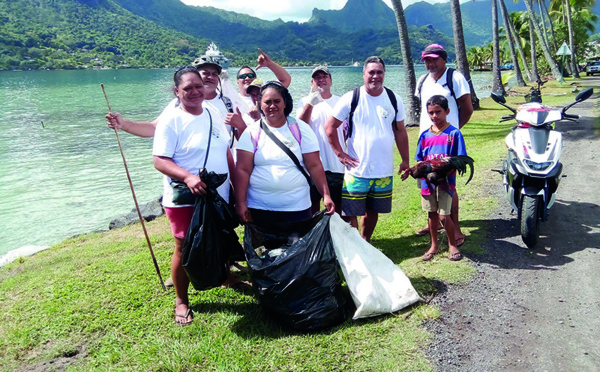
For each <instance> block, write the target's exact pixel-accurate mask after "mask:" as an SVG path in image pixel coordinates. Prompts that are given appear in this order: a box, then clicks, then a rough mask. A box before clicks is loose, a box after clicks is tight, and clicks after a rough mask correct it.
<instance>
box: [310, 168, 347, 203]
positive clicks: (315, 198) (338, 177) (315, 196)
mask: <svg viewBox="0 0 600 372" xmlns="http://www.w3.org/2000/svg"><path fill="white" fill-rule="evenodd" d="M325 177H326V178H327V187H329V194H330V195H331V200H332V201H333V204H335V205H336V206H337V205H339V206H341V205H342V185H343V184H344V173H333V172H330V171H326V172H325ZM322 198H323V196H322V195H321V193H320V192H319V190H317V187H316V186H315V185H314V184H311V185H310V201H311V202H312V203H313V204H315V203H318V202H319V201H321V199H322Z"/></svg>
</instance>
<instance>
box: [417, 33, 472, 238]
mask: <svg viewBox="0 0 600 372" xmlns="http://www.w3.org/2000/svg"><path fill="white" fill-rule="evenodd" d="M447 60H448V53H447V52H446V50H445V49H444V47H443V46H441V45H439V44H431V45H429V46H427V47H426V48H425V49H424V50H423V52H422V53H421V61H423V62H425V67H426V68H427V74H425V75H423V76H421V77H420V78H419V80H418V81H417V88H416V90H415V96H417V97H419V99H420V100H421V122H420V126H419V132H420V133H423V132H425V131H427V130H429V128H431V126H432V125H433V122H432V121H431V119H430V118H429V115H427V101H428V100H429V98H431V97H433V96H435V95H441V96H444V97H445V98H446V99H447V100H448V109H449V110H450V112H449V114H448V116H447V117H446V121H447V122H448V123H450V125H452V126H453V127H455V128H458V129H461V128H462V127H463V126H464V125H465V124H467V123H468V122H469V119H470V118H471V115H472V114H473V103H472V102H471V90H470V88H469V82H468V81H467V79H466V78H465V77H464V75H463V74H462V73H460V71H457V70H454V69H451V68H448V67H447V66H446V62H447ZM450 216H451V218H452V222H454V230H455V237H456V245H457V246H460V245H462V244H463V243H464V241H465V234H463V233H462V231H461V229H460V225H459V222H458V193H456V192H455V193H454V195H453V196H452V210H451V215H450ZM440 228H442V227H441V226H440ZM417 234H418V235H427V234H429V227H428V226H425V227H423V228H422V229H420V230H418V231H417Z"/></svg>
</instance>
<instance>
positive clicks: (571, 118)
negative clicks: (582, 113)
mask: <svg viewBox="0 0 600 372" xmlns="http://www.w3.org/2000/svg"><path fill="white" fill-rule="evenodd" d="M563 119H570V120H579V115H571V114H567V113H564V114H563Z"/></svg>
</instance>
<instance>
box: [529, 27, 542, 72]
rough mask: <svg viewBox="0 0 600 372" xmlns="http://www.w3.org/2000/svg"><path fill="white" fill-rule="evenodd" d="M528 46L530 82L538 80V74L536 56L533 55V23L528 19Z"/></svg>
mask: <svg viewBox="0 0 600 372" xmlns="http://www.w3.org/2000/svg"><path fill="white" fill-rule="evenodd" d="M529 46H530V48H531V77H532V78H533V80H532V81H538V80H540V74H539V73H538V68H537V55H536V54H535V32H534V31H533V21H532V20H531V17H530V18H529Z"/></svg>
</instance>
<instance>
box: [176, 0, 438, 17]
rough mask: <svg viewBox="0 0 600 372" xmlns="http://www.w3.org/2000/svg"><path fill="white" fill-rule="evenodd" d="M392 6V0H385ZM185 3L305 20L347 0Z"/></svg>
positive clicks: (405, 2) (409, 0) (188, 0)
mask: <svg viewBox="0 0 600 372" xmlns="http://www.w3.org/2000/svg"><path fill="white" fill-rule="evenodd" d="M383 1H384V2H385V3H386V4H387V5H388V6H389V7H390V8H392V2H391V0H383ZM418 1H422V0H403V1H402V5H403V7H404V8H406V7H407V6H409V5H410V4H412V3H415V2H418ZM427 1H428V2H430V3H436V2H447V1H448V0H427ZM181 2H183V3H184V4H187V5H194V6H212V7H215V8H219V9H224V10H229V11H232V12H236V13H244V14H248V15H251V16H253V17H257V18H261V19H266V20H274V19H277V18H281V19H282V20H284V21H296V22H305V21H308V20H309V18H310V16H311V15H312V10H313V9H314V8H318V9H321V10H332V9H342V8H343V7H344V5H346V2H347V0H300V1H298V0H258V1H248V0H181Z"/></svg>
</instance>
